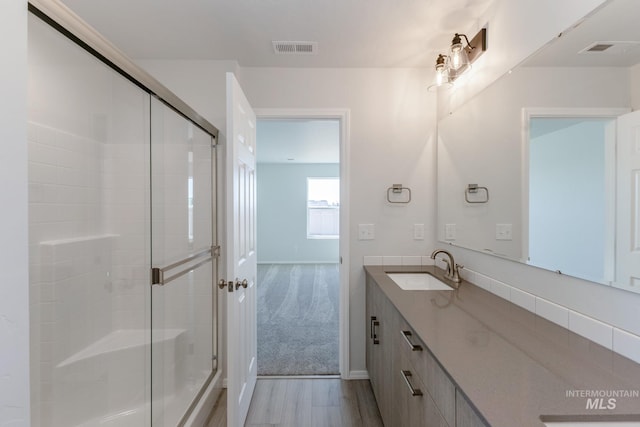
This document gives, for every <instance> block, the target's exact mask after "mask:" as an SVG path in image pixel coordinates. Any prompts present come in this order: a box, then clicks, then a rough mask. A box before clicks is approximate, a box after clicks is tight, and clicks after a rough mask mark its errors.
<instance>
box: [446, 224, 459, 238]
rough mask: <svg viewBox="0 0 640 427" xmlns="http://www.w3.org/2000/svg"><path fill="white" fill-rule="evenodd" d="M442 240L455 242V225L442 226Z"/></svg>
mask: <svg viewBox="0 0 640 427" xmlns="http://www.w3.org/2000/svg"><path fill="white" fill-rule="evenodd" d="M444 240H456V225H455V224H445V226H444Z"/></svg>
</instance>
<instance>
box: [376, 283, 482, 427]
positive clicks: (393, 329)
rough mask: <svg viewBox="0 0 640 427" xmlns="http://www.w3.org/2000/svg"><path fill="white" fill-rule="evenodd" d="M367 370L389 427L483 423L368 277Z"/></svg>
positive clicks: (453, 426)
mask: <svg viewBox="0 0 640 427" xmlns="http://www.w3.org/2000/svg"><path fill="white" fill-rule="evenodd" d="M366 283H367V288H366V292H367V297H366V298H367V299H366V313H367V324H368V330H367V369H368V371H369V378H370V380H371V386H372V388H373V392H374V395H375V397H376V401H377V403H378V407H379V409H380V414H381V415H382V420H383V421H384V423H385V425H386V426H387V427H403V426H411V427H487V425H486V424H484V422H483V421H482V419H481V418H480V417H479V416H478V415H477V414H476V413H475V411H474V409H473V407H472V406H471V405H470V404H469V403H468V402H467V400H466V399H465V397H464V395H463V394H462V393H460V392H459V390H456V387H455V384H454V383H453V381H452V380H451V378H449V376H448V375H447V374H446V372H445V371H444V369H443V368H442V366H440V364H439V363H438V361H437V360H436V359H435V357H434V356H433V355H432V354H431V352H430V351H429V349H428V347H427V346H426V345H425V343H424V342H422V340H420V338H418V336H417V334H416V333H415V332H414V331H413V329H412V328H411V326H410V325H409V324H408V323H407V322H406V321H405V320H404V318H403V317H402V315H401V314H400V312H399V311H398V310H397V309H396V308H395V307H394V306H393V304H392V303H391V301H389V299H387V297H386V296H385V294H384V293H383V292H382V290H381V289H380V287H379V286H378V284H377V283H376V282H375V281H374V280H373V279H371V278H369V277H367V282H366Z"/></svg>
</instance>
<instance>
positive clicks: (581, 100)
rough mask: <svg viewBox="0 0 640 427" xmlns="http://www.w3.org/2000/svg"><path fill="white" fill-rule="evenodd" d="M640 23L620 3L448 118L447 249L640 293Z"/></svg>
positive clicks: (628, 0)
mask: <svg viewBox="0 0 640 427" xmlns="http://www.w3.org/2000/svg"><path fill="white" fill-rule="evenodd" d="M638 16H640V2H638V1H637V0H611V1H609V2H607V3H606V4H605V5H604V6H603V7H601V8H600V9H599V10H597V11H596V12H594V13H593V14H592V15H590V16H589V17H587V18H586V19H585V20H584V21H582V22H581V23H580V24H579V25H576V26H575V27H573V28H571V29H570V30H568V31H566V32H565V33H563V34H562V35H561V36H559V37H557V38H556V39H554V40H552V41H551V42H550V43H548V44H547V45H546V46H544V47H543V48H542V49H541V50H539V51H538V52H536V53H535V54H533V55H532V56H531V57H530V58H528V59H527V60H525V61H524V62H523V63H522V64H520V65H519V66H518V67H516V68H514V69H513V70H511V71H510V72H509V73H507V74H505V75H504V76H503V77H502V78H500V79H499V80H497V81H496V82H495V83H493V84H492V85H490V86H489V87H487V88H486V89H484V90H483V91H482V92H481V93H479V94H478V95H476V96H475V97H473V98H471V99H470V100H469V101H467V102H466V103H464V104H463V105H461V106H459V107H457V108H456V109H455V110H452V111H447V112H446V114H442V117H441V118H440V120H439V121H438V239H439V240H440V241H441V242H443V243H447V244H451V245H456V246H461V247H464V248H468V249H472V250H476V251H481V252H483V253H487V254H492V255H495V256H500V257H504V258H508V259H512V260H516V261H519V262H522V263H527V264H529V265H533V266H537V267H541V268H545V269H548V270H552V271H556V272H558V273H560V274H566V275H570V276H575V277H579V278H582V279H585V280H589V281H592V282H596V283H601V284H603V285H610V286H616V287H620V288H624V289H628V290H631V291H635V292H640V271H638V269H639V268H640V267H635V266H636V265H638V266H640V231H639V230H640V218H639V216H640V212H638V211H639V210H640V208H639V207H638V206H639V205H640V202H639V201H638V197H637V196H638V194H640V193H639V191H640V190H639V189H638V187H640V172H639V171H640V160H638V159H640V130H634V129H635V128H634V126H635V123H636V122H640V116H638V114H637V113H633V112H632V111H634V110H637V109H640V65H639V64H640V26H638V25H637V22H636V21H637V19H636V18H637V17H638ZM442 96H443V95H441V97H442ZM444 96H445V97H446V96H447V95H446V94H445V95H444ZM441 101H442V98H440V99H439V102H441ZM444 101H445V102H446V99H445V100H444ZM441 111H442V109H441ZM445 111H446V110H445ZM621 123H622V125H621ZM621 126H622V127H621ZM638 129H640V123H639V124H638ZM634 138H635V139H634ZM633 177H635V178H633Z"/></svg>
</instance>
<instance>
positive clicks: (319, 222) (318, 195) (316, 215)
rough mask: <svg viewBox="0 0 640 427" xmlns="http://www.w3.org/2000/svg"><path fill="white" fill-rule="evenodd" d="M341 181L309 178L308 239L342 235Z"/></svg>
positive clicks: (332, 237)
mask: <svg viewBox="0 0 640 427" xmlns="http://www.w3.org/2000/svg"><path fill="white" fill-rule="evenodd" d="M339 225H340V179H338V178H307V239H337V238H338V237H339V234H340V228H339Z"/></svg>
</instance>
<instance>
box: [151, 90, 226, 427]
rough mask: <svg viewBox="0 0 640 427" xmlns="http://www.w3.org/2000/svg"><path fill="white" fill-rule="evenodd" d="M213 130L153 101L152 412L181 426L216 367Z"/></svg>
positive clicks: (159, 422) (161, 422)
mask: <svg viewBox="0 0 640 427" xmlns="http://www.w3.org/2000/svg"><path fill="white" fill-rule="evenodd" d="M212 143H213V140H212V137H211V135H210V134H208V133H206V132H204V131H203V130H201V129H200V128H199V127H197V126H196V125H194V124H193V123H192V122H191V121H189V120H187V119H185V118H184V117H183V116H181V115H179V114H178V113H176V112H175V111H174V110H173V109H171V108H169V107H168V106H166V105H165V104H164V103H162V102H161V101H159V100H158V99H156V98H153V97H152V101H151V230H152V231H151V235H152V237H151V241H152V243H151V263H152V267H153V268H152V276H153V277H152V283H153V285H152V291H151V313H152V314H151V324H152V344H151V399H152V402H151V412H152V425H153V426H154V427H161V426H176V425H181V424H182V422H184V420H185V418H186V416H187V415H188V414H189V411H190V409H191V407H192V405H193V404H194V402H195V401H196V400H197V398H198V397H199V394H200V393H201V392H202V391H203V390H204V388H205V387H206V385H207V384H208V382H209V381H210V380H211V377H212V375H213V372H214V370H215V360H214V357H213V354H214V353H215V339H214V330H213V322H212V319H213V318H214V312H213V310H214V304H215V300H214V299H215V294H214V293H213V291H212V287H213V279H214V277H215V262H216V259H215V257H214V242H215V234H214V233H215V227H214V225H213V224H214V221H215V218H214V215H213V212H214V208H215V206H214V205H215V197H214V194H215V193H214V191H215V190H214V188H215V187H214V185H213V183H214V173H213V170H214V169H213V166H214V164H215V163H214V162H213V159H214V150H213V146H212Z"/></svg>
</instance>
